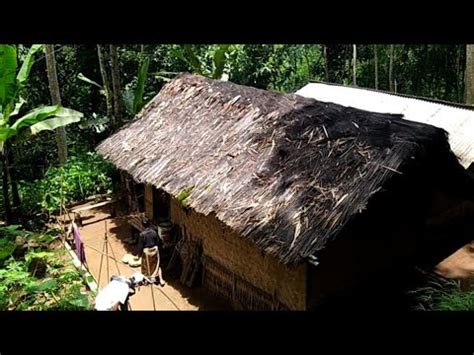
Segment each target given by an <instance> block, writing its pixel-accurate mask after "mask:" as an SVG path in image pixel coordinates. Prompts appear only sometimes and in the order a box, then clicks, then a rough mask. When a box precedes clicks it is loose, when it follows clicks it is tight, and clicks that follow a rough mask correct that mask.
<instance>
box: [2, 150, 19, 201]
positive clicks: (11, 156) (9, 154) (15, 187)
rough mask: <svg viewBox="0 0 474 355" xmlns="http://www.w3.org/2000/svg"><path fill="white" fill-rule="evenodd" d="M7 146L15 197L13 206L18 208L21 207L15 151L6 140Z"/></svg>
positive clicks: (11, 182) (11, 183)
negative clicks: (14, 157) (13, 151)
mask: <svg viewBox="0 0 474 355" xmlns="http://www.w3.org/2000/svg"><path fill="white" fill-rule="evenodd" d="M5 146H6V147H7V151H8V165H9V169H8V171H9V173H10V174H9V177H10V185H11V187H12V197H13V208H14V209H16V208H18V207H20V204H21V201H20V193H19V192H18V184H17V182H16V170H15V168H14V166H13V165H14V160H13V153H12V150H11V149H10V145H9V144H8V142H6V144H5Z"/></svg>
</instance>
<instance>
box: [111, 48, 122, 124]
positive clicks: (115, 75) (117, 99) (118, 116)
mask: <svg viewBox="0 0 474 355" xmlns="http://www.w3.org/2000/svg"><path fill="white" fill-rule="evenodd" d="M109 51H110V66H111V69H112V88H113V93H114V94H113V95H114V116H115V122H114V123H115V128H117V127H119V126H120V125H121V124H122V121H123V117H122V113H123V101H122V88H121V85H120V63H119V58H118V53H117V46H115V45H113V44H111V45H110V46H109Z"/></svg>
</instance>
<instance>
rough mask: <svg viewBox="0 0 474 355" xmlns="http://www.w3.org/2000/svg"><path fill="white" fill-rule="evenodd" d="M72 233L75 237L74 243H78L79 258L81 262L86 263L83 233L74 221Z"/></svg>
mask: <svg viewBox="0 0 474 355" xmlns="http://www.w3.org/2000/svg"><path fill="white" fill-rule="evenodd" d="M72 235H73V238H74V244H75V245H76V255H77V257H78V258H79V261H80V262H81V264H85V263H86V253H85V251H84V243H82V240H81V234H80V233H79V228H77V225H76V223H74V222H73V223H72Z"/></svg>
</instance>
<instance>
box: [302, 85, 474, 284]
mask: <svg viewBox="0 0 474 355" xmlns="http://www.w3.org/2000/svg"><path fill="white" fill-rule="evenodd" d="M296 94H298V95H301V96H304V97H308V98H313V99H316V100H319V101H324V102H332V103H336V104H340V105H343V106H347V107H354V108H358V109H362V110H368V111H373V112H379V113H392V114H403V116H404V118H405V119H407V120H411V121H416V122H421V123H426V124H430V125H433V126H436V127H439V128H442V129H444V130H446V131H447V132H448V134H449V143H450V146H451V148H452V150H453V152H454V154H455V155H456V156H457V158H458V160H459V162H460V163H461V165H463V166H464V167H465V168H466V169H468V172H469V173H470V174H471V176H474V138H473V137H474V106H471V105H464V104H459V103H453V102H447V101H442V100H436V99H432V98H425V97H416V96H411V95H405V94H400V93H393V92H384V91H380V90H373V89H369V88H361V87H350V86H343V85H338V84H334V83H324V82H318V81H315V82H310V83H309V84H307V85H305V86H304V87H303V88H301V89H300V90H298V91H297V92H296ZM459 208H461V207H458V209H459ZM451 233H454V231H453V230H452V231H451ZM460 233H463V232H462V231H461V232H460ZM473 239H474V238H473ZM473 246H474V240H473V241H470V242H469V243H468V244H466V245H465V246H463V247H462V248H460V249H459V250H457V251H456V252H455V253H453V254H452V255H450V256H448V257H447V258H446V259H445V260H443V261H442V262H440V263H439V264H438V265H437V266H436V267H435V271H436V272H437V273H438V274H440V275H441V276H444V277H447V278H450V279H456V280H461V281H462V284H463V285H462V288H463V289H466V290H468V289H469V287H470V286H468V285H469V284H470V283H471V282H472V280H473V279H474V249H473Z"/></svg>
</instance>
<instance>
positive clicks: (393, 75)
mask: <svg viewBox="0 0 474 355" xmlns="http://www.w3.org/2000/svg"><path fill="white" fill-rule="evenodd" d="M473 54H474V46H472V45H431V44H399V45H395V44H384V45H354V44H320V45H316V44H311V45H284V44H270V45H264V44H246V45H228V44H226V45H223V44H219V45H105V44H101V45H90V44H89V45H32V46H31V45H0V157H1V163H2V164H1V169H0V174H1V184H0V189H1V192H0V310H4V309H12V310H13V309H22V310H26V309H27V310H30V309H34V310H39V309H88V308H90V304H89V300H88V298H87V296H86V295H87V292H85V291H83V288H84V282H83V281H81V275H79V273H78V272H77V271H75V269H71V265H69V266H68V265H66V264H67V263H65V262H63V261H61V260H62V259H61V258H60V252H59V251H58V250H59V249H57V248H56V249H55V247H52V245H53V244H54V242H55V241H56V240H57V237H58V235H59V233H60V232H59V231H58V230H53V229H51V228H50V227H49V226H48V222H49V221H51V220H52V218H51V217H52V216H53V215H54V214H57V212H61V210H62V208H63V207H64V206H66V205H68V204H70V203H73V202H77V201H82V200H84V199H86V198H90V197H94V196H98V195H102V196H103V195H104V194H109V193H110V192H111V191H113V189H114V181H116V180H117V179H114V174H116V172H115V170H114V168H113V167H112V166H111V165H109V164H108V163H106V162H105V161H104V160H103V159H102V158H101V157H99V156H98V155H97V154H95V153H94V148H95V146H96V145H97V144H98V143H99V142H100V141H102V140H103V139H105V138H106V137H107V136H109V135H111V134H112V133H113V132H115V131H116V130H118V129H120V127H121V126H123V125H124V124H126V123H127V122H128V121H130V120H131V119H133V117H134V116H135V115H136V114H137V113H138V112H139V111H140V110H141V109H142V108H143V106H144V105H146V103H147V102H148V101H149V100H150V99H152V98H153V97H154V96H155V95H156V94H157V93H158V92H159V91H160V89H161V87H162V86H163V85H164V84H166V83H167V82H168V81H170V80H171V79H172V78H173V77H174V76H175V75H177V74H178V73H180V72H191V73H196V74H200V75H204V76H207V77H211V78H214V79H221V80H229V81H232V82H235V83H237V84H242V85H248V86H254V87H257V88H261V89H267V90H275V91H281V92H294V91H296V90H298V89H300V88H301V87H303V86H304V85H305V84H307V83H308V81H311V80H316V81H326V82H333V83H338V84H344V85H355V86H359V87H367V88H375V89H378V90H384V91H391V92H398V93H403V94H409V95H416V96H424V97H431V98H436V99H440V100H446V101H452V102H458V103H461V102H465V103H467V104H474V55H473ZM115 176H116V175H115ZM38 265H40V266H42V267H41V268H38ZM38 270H42V272H40V273H39V272H38ZM450 287H451V288H452V289H454V290H455V291H452V290H451V288H447V287H445V286H439V287H438V286H436V287H433V286H432V285H431V284H430V285H429V287H424V288H422V289H421V291H422V292H421V291H420V290H417V291H416V292H421V293H420V295H419V297H417V299H418V301H417V302H419V305H418V306H417V307H421V308H422V309H443V310H448V309H449V310H451V309H459V310H472V309H474V301H473V300H474V296H473V295H474V292H471V293H467V294H466V293H459V292H458V290H457V286H456V285H455V284H454V283H453V284H452V285H450ZM439 289H441V290H442V291H439ZM445 290H448V291H445ZM420 300H421V301H420Z"/></svg>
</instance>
